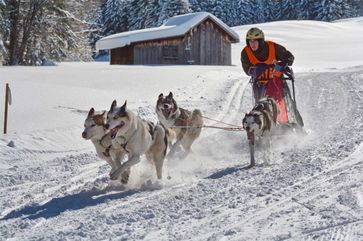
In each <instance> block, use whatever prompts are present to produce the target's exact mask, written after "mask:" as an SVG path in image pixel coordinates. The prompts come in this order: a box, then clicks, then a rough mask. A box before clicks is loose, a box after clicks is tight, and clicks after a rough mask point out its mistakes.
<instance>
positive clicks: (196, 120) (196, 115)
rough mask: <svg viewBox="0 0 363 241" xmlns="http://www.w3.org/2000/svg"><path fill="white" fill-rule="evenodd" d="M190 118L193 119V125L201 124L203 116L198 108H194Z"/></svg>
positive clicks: (200, 125)
mask: <svg viewBox="0 0 363 241" xmlns="http://www.w3.org/2000/svg"><path fill="white" fill-rule="evenodd" d="M192 120H193V126H197V125H198V126H199V127H202V126H203V116H202V112H201V111H200V110H199V109H194V110H193V112H192Z"/></svg>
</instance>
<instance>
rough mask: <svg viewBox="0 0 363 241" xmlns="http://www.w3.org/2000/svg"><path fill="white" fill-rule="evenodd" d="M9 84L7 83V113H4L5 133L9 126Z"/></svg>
mask: <svg viewBox="0 0 363 241" xmlns="http://www.w3.org/2000/svg"><path fill="white" fill-rule="evenodd" d="M9 91H10V88H9V84H8V83H6V87H5V113H4V134H6V131H7V126H8V105H9Z"/></svg>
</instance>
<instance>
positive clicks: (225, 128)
mask: <svg viewBox="0 0 363 241" xmlns="http://www.w3.org/2000/svg"><path fill="white" fill-rule="evenodd" d="M202 118H204V119H207V120H211V121H215V122H217V123H220V124H223V125H226V126H230V127H222V126H215V125H202V126H189V125H188V123H190V121H188V120H187V119H183V122H184V123H185V125H184V126H171V128H173V127H178V128H185V129H186V128H213V129H221V130H226V131H244V129H243V127H242V126H239V125H234V124H229V123H226V122H223V121H219V120H216V119H212V118H209V117H206V116H202Z"/></svg>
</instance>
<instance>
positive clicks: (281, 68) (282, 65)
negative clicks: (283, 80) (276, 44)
mask: <svg viewBox="0 0 363 241" xmlns="http://www.w3.org/2000/svg"><path fill="white" fill-rule="evenodd" d="M286 67H287V63H284V62H277V63H276V64H275V67H274V70H275V71H277V72H284V70H285V69H286Z"/></svg>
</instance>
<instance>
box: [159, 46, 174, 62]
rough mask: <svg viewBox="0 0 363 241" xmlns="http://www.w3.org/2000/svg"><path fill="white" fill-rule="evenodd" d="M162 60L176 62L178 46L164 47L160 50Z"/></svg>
mask: <svg viewBox="0 0 363 241" xmlns="http://www.w3.org/2000/svg"><path fill="white" fill-rule="evenodd" d="M162 54H163V59H164V60H177V59H178V45H165V46H163V49H162Z"/></svg>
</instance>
